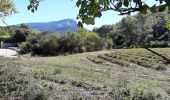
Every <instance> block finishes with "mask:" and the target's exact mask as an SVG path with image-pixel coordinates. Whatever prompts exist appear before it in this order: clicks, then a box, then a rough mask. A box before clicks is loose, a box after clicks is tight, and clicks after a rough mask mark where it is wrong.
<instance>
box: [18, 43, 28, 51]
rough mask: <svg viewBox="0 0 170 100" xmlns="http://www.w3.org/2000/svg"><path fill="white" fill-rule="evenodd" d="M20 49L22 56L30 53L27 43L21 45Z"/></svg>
mask: <svg viewBox="0 0 170 100" xmlns="http://www.w3.org/2000/svg"><path fill="white" fill-rule="evenodd" d="M19 48H20V51H19V53H20V54H26V53H28V52H30V50H29V48H28V45H27V43H26V42H22V43H21V44H19Z"/></svg>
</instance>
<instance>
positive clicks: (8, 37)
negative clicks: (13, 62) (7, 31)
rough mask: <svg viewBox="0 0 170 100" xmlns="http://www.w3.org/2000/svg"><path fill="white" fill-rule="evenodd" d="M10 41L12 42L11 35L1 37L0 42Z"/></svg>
mask: <svg viewBox="0 0 170 100" xmlns="http://www.w3.org/2000/svg"><path fill="white" fill-rule="evenodd" d="M9 40H10V36H9V35H1V36H0V41H3V42H8V41H9Z"/></svg>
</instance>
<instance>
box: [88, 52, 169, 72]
mask: <svg viewBox="0 0 170 100" xmlns="http://www.w3.org/2000/svg"><path fill="white" fill-rule="evenodd" d="M151 50H152V49H151ZM153 51H154V52H158V53H159V55H156V54H155V53H152V52H150V51H148V50H146V49H122V50H115V51H114V52H111V53H105V54H100V55H97V56H93V57H88V59H89V60H90V61H92V62H95V63H98V64H104V63H106V62H111V63H114V64H118V65H121V66H130V63H134V64H137V65H140V66H143V67H146V68H152V69H155V70H166V68H167V67H168V64H169V60H168V58H169V56H167V54H169V51H167V49H161V50H160V49H153ZM160 55H161V56H163V57H165V58H162V57H160Z"/></svg>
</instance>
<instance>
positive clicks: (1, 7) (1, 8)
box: [0, 0, 16, 23]
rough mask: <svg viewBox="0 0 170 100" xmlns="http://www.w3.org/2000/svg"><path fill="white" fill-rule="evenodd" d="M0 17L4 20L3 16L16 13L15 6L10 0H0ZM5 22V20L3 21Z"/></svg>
mask: <svg viewBox="0 0 170 100" xmlns="http://www.w3.org/2000/svg"><path fill="white" fill-rule="evenodd" d="M0 13H1V16H0V19H2V21H3V22H4V18H5V17H7V16H10V15H12V14H14V13H16V8H15V5H14V3H13V2H12V1H11V0H0ZM4 23H5V22H4Z"/></svg>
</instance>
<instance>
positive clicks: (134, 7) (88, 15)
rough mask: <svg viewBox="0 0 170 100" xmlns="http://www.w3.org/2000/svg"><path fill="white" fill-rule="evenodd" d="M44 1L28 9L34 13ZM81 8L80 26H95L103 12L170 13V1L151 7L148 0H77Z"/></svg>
mask: <svg viewBox="0 0 170 100" xmlns="http://www.w3.org/2000/svg"><path fill="white" fill-rule="evenodd" d="M40 1H42V0H30V5H29V6H28V9H29V10H31V11H32V12H34V11H35V10H37V9H38V6H39V2H40ZM152 1H153V0H152ZM76 5H77V7H78V8H79V14H78V16H77V19H79V22H78V25H79V26H83V25H82V23H85V24H95V22H94V21H95V18H97V17H99V18H100V17H101V16H102V12H104V11H108V10H113V11H116V12H119V13H120V15H125V14H131V13H132V12H141V13H144V14H146V13H147V11H148V10H150V11H152V12H158V11H159V12H161V11H164V10H165V8H166V7H168V9H169V11H170V1H169V0H155V5H152V6H149V4H147V3H146V0H77V3H76Z"/></svg>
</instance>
